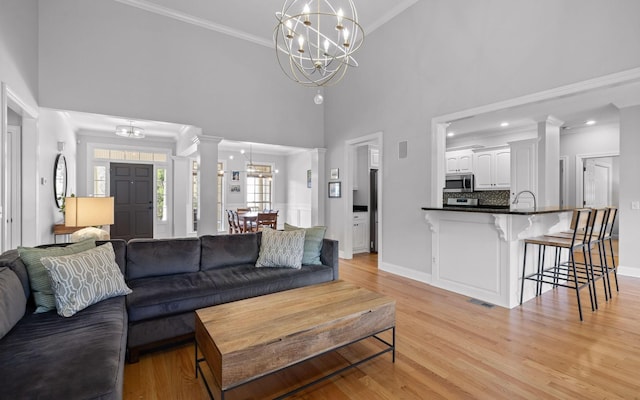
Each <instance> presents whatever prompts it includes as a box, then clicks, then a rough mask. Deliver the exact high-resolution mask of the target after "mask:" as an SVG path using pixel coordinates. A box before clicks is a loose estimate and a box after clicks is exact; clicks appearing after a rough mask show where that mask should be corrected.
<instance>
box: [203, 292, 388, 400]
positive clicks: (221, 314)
mask: <svg viewBox="0 0 640 400" xmlns="http://www.w3.org/2000/svg"><path fill="white" fill-rule="evenodd" d="M195 330H196V346H195V347H196V350H195V352H196V363H195V366H196V377H197V376H198V372H200V374H201V375H202V370H201V369H200V368H201V366H200V364H201V363H202V362H204V361H206V363H207V364H208V365H209V368H210V369H211V372H212V375H213V378H214V381H215V382H213V385H212V386H213V388H211V387H210V386H209V383H208V382H207V380H206V379H205V377H204V375H203V377H202V379H203V381H204V383H205V386H206V388H207V391H208V392H209V395H210V396H211V397H212V398H213V397H214V396H213V393H212V389H213V390H214V391H215V392H216V394H218V395H219V398H220V399H222V400H224V395H225V392H227V391H229V390H231V389H233V388H236V387H238V386H240V385H244V384H246V383H248V382H251V381H253V380H255V379H258V378H261V377H263V376H265V375H268V374H270V373H273V372H276V371H279V370H281V369H284V368H286V367H289V366H291V365H294V364H297V363H299V362H302V361H304V360H308V359H310V358H312V357H315V356H318V355H321V354H324V353H327V352H330V351H333V350H336V349H338V348H340V347H344V346H347V345H349V344H352V343H355V342H358V341H360V340H363V339H366V338H369V337H374V338H376V339H377V340H379V341H380V342H382V343H384V345H385V348H384V349H383V350H381V351H379V352H377V353H375V354H372V355H370V356H368V357H366V358H364V359H362V360H360V361H358V362H355V363H352V364H350V365H348V366H346V367H344V368H342V369H340V370H338V371H335V372H332V373H331V374H328V375H325V376H323V377H321V378H320V379H317V380H315V381H314V382H311V383H309V384H306V385H304V386H302V387H299V388H297V389H295V390H293V391H291V392H288V393H287V394H285V395H282V396H281V397H286V396H288V395H291V394H293V393H296V392H299V391H301V390H303V389H306V388H307V387H308V386H310V385H312V384H315V383H317V382H319V381H322V380H325V379H329V378H331V377H333V376H335V375H338V374H340V373H342V372H344V371H345V370H347V369H349V368H353V367H355V366H357V365H360V364H362V363H364V362H366V361H369V360H371V359H372V358H374V357H377V356H379V355H382V354H384V353H387V352H391V353H392V361H393V362H395V300H393V299H391V298H389V297H386V296H383V295H381V294H378V293H375V292H372V291H370V290H366V289H363V288H360V287H357V286H354V285H352V284H350V283H347V282H344V281H333V282H328V283H322V284H318V285H313V286H307V287H303V288H299V289H292V290H287V291H284V292H279V293H274V294H269V295H265V296H259V297H254V298H250V299H246V300H240V301H236V302H232V303H226V304H221V305H217V306H213V307H208V308H204V309H201V310H197V311H196V329H195ZM387 330H391V331H392V340H391V342H388V341H386V340H383V339H381V338H380V337H378V336H377V335H378V334H379V333H382V332H384V331H387ZM198 350H200V353H201V355H202V357H201V358H199V357H198V355H199V353H198Z"/></svg>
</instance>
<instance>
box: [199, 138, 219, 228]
mask: <svg viewBox="0 0 640 400" xmlns="http://www.w3.org/2000/svg"><path fill="white" fill-rule="evenodd" d="M198 139H199V140H200V142H199V143H198V151H199V152H200V206H199V207H200V220H199V221H198V236H202V235H215V234H217V233H218V222H217V221H218V207H217V202H218V144H219V143H220V141H221V140H222V138H220V137H215V136H207V135H199V136H198Z"/></svg>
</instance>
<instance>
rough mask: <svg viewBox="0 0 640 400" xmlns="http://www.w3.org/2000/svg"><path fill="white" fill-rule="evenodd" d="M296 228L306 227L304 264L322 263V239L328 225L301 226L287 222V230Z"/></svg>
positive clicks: (285, 226)
mask: <svg viewBox="0 0 640 400" xmlns="http://www.w3.org/2000/svg"><path fill="white" fill-rule="evenodd" d="M296 229H304V231H305V235H304V254H303V255H302V264H304V265H321V264H322V262H321V261H320V251H321V250H322V239H324V233H325V232H326V231H327V227H326V226H313V227H311V228H299V227H297V226H293V225H289V224H287V223H286V222H285V224H284V230H285V231H294V230H296Z"/></svg>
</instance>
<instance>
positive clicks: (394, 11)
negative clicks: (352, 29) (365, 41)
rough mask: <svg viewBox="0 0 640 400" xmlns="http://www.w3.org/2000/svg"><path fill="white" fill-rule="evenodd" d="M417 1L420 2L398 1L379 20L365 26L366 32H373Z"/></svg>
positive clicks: (414, 0) (412, 0) (411, 0)
mask: <svg viewBox="0 0 640 400" xmlns="http://www.w3.org/2000/svg"><path fill="white" fill-rule="evenodd" d="M417 2H418V0H404V1H399V2H397V3H396V4H395V5H394V6H393V7H391V8H390V9H389V11H387V12H386V13H385V14H384V15H382V16H381V17H380V18H378V19H377V20H375V21H373V22H372V23H371V24H369V25H367V26H365V27H364V28H365V29H364V30H365V34H366V33H371V32H373V31H375V30H376V29H378V28H380V27H381V26H382V25H384V24H386V23H387V22H389V21H391V19H393V18H395V17H396V16H397V15H398V14H400V13H401V12H403V11H405V10H406V9H407V8H409V7H411V6H412V5H414V4H416V3H417Z"/></svg>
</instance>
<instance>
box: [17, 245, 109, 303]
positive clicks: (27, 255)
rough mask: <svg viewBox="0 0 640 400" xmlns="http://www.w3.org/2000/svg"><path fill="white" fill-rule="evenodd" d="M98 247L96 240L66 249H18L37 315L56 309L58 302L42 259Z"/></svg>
mask: <svg viewBox="0 0 640 400" xmlns="http://www.w3.org/2000/svg"><path fill="white" fill-rule="evenodd" d="M95 247H96V242H95V240H85V241H82V242H79V243H74V244H71V245H69V246H66V247H47V248H35V247H18V254H20V258H21V259H22V262H24V264H25V266H26V267H27V273H28V274H29V284H30V285H31V291H32V292H33V298H34V300H35V302H36V307H37V308H36V313H43V312H47V311H51V310H55V309H56V300H55V298H54V296H53V290H52V289H51V280H50V279H49V274H48V273H47V270H46V269H45V268H44V265H42V262H41V261H40V259H41V258H42V257H55V256H65V255H69V254H75V253H80V252H82V251H85V250H89V249H93V248H95Z"/></svg>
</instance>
